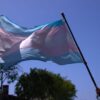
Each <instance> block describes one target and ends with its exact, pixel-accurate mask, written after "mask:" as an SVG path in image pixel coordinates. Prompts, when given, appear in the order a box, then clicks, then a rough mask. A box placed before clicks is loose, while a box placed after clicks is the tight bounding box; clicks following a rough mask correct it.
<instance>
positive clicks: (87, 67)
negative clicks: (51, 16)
mask: <svg viewBox="0 0 100 100" xmlns="http://www.w3.org/2000/svg"><path fill="white" fill-rule="evenodd" d="M61 15H62V17H63V19H64V22H65V23H66V25H67V27H68V29H69V31H70V33H71V35H72V38H73V40H74V42H75V44H76V46H77V48H78V50H79V52H80V55H81V57H82V60H83V63H84V64H85V66H86V69H87V71H88V73H89V75H90V78H91V80H92V82H93V84H94V86H95V88H96V92H97V90H98V92H97V95H98V96H100V89H99V88H98V86H97V84H96V81H95V79H94V77H93V75H92V73H91V71H90V69H89V66H88V64H87V62H86V60H85V58H84V56H83V54H82V51H81V49H80V47H79V46H78V43H77V41H76V39H75V37H74V35H73V33H72V31H71V29H70V27H69V24H68V22H67V20H66V17H65V15H64V13H61Z"/></svg>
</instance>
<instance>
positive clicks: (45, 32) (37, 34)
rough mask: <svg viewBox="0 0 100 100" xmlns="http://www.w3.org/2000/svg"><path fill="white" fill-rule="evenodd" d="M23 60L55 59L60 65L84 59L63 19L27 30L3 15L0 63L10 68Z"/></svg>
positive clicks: (0, 20)
mask: <svg viewBox="0 0 100 100" xmlns="http://www.w3.org/2000/svg"><path fill="white" fill-rule="evenodd" d="M24 60H41V61H52V62H55V63H57V64H60V65H64V64H72V63H80V62H82V58H81V56H80V53H79V50H78V49H77V46H76V44H75V42H74V40H73V38H72V36H71V34H70V31H69V29H68V27H67V26H66V25H65V23H64V22H63V21H62V20H58V21H55V22H53V23H50V24H45V25H41V26H38V27H35V28H33V29H28V28H23V27H20V26H18V25H16V24H14V23H12V22H10V21H9V20H8V19H7V18H6V17H4V16H0V63H2V64H3V65H4V66H5V67H9V66H13V65H15V64H17V63H18V62H21V61H24Z"/></svg>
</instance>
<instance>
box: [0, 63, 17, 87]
mask: <svg viewBox="0 0 100 100" xmlns="http://www.w3.org/2000/svg"><path fill="white" fill-rule="evenodd" d="M17 78H18V66H12V67H8V68H5V67H4V66H3V65H0V83H1V86H0V87H1V88H2V85H3V83H4V82H5V80H7V82H8V83H11V82H13V81H15V80H16V79H17Z"/></svg>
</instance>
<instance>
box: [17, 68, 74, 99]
mask: <svg viewBox="0 0 100 100" xmlns="http://www.w3.org/2000/svg"><path fill="white" fill-rule="evenodd" d="M16 94H17V95H18V96H19V97H21V98H24V99H26V100H73V99H74V97H75V94H76V90H75V86H74V85H73V84H72V83H71V82H70V81H69V80H65V79H63V78H62V77H61V76H60V75H56V74H53V73H51V72H48V71H46V70H42V69H31V70H30V73H29V74H26V73H24V74H23V75H21V77H20V78H19V81H18V82H17V84H16Z"/></svg>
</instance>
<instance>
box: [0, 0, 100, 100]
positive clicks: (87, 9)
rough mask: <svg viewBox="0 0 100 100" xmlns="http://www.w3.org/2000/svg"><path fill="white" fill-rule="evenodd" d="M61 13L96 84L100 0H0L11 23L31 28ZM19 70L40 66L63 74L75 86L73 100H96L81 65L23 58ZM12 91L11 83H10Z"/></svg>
mask: <svg viewBox="0 0 100 100" xmlns="http://www.w3.org/2000/svg"><path fill="white" fill-rule="evenodd" d="M61 12H64V13H65V15H66V18H67V20H68V23H69V25H70V27H71V30H72V32H73V34H74V36H75V38H76V40H77V42H78V44H79V47H80V48H81V50H82V52H83V55H84V57H85V58H86V60H87V62H88V64H89V68H90V70H91V72H92V74H93V76H94V78H95V80H96V83H97V85H98V86H100V78H99V76H100V67H99V63H100V61H99V60H100V45H99V43H100V39H99V37H100V28H99V26H100V1H99V0H75V1H73V0H0V14H1V15H5V16H7V17H8V18H9V19H10V20H11V21H12V22H14V23H16V24H18V25H20V26H24V27H28V28H32V27H34V26H37V25H42V24H46V23H49V22H52V21H55V20H58V19H60V18H61V15H60V13H61ZM20 67H21V68H20V70H22V71H23V72H24V71H25V72H29V69H30V67H32V68H34V67H37V68H43V69H45V68H46V69H47V70H49V71H52V72H54V73H60V74H61V76H63V77H67V79H70V80H71V81H72V82H73V83H74V84H75V85H76V89H77V98H76V99H75V100H96V93H95V87H94V85H93V83H92V81H91V79H90V77H89V75H88V72H87V70H86V68H85V66H84V64H71V65H63V66H60V65H57V64H54V63H52V62H47V63H45V62H41V61H25V62H21V63H20ZM10 94H14V84H11V85H10Z"/></svg>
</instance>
